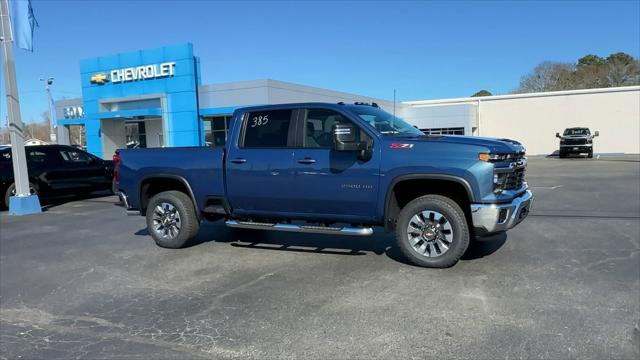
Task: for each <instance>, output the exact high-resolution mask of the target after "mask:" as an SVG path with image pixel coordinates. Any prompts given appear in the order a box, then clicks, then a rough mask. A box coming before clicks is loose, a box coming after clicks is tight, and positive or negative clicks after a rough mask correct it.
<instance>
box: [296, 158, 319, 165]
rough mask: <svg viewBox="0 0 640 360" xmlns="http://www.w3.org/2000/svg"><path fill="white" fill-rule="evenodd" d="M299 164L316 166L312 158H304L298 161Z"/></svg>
mask: <svg viewBox="0 0 640 360" xmlns="http://www.w3.org/2000/svg"><path fill="white" fill-rule="evenodd" d="M298 163H300V164H315V163H316V161H315V160H314V159H312V158H304V159H300V160H298Z"/></svg>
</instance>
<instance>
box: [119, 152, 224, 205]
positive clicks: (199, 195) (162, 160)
mask: <svg viewBox="0 0 640 360" xmlns="http://www.w3.org/2000/svg"><path fill="white" fill-rule="evenodd" d="M118 152H119V154H120V167H119V173H120V182H119V183H118V189H119V190H120V191H122V192H124V193H125V194H127V197H128V199H129V202H130V205H131V207H133V208H138V207H139V199H140V196H139V192H140V187H141V184H142V183H143V182H144V181H145V180H148V179H150V178H151V177H174V178H178V179H183V180H186V183H187V184H188V186H190V187H191V191H192V193H193V194H194V197H195V201H196V207H197V208H198V209H200V210H202V209H203V206H204V204H205V201H206V198H207V197H210V196H212V197H222V196H224V193H225V188H224V168H223V163H224V161H223V160H224V148H221V147H219V148H207V147H174V148H153V149H123V150H119V151H118Z"/></svg>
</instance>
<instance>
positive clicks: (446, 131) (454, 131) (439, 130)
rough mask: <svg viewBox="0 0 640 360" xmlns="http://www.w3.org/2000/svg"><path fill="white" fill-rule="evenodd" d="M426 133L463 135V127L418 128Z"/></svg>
mask: <svg viewBox="0 0 640 360" xmlns="http://www.w3.org/2000/svg"><path fill="white" fill-rule="evenodd" d="M420 131H422V132H423V133H425V134H426V135H464V128H463V127H456V128H432V129H420Z"/></svg>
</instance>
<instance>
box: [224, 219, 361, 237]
mask: <svg viewBox="0 0 640 360" xmlns="http://www.w3.org/2000/svg"><path fill="white" fill-rule="evenodd" d="M225 224H226V225H227V226H228V227H232V228H241V229H256V230H276V231H288V232H299V233H313V234H335V235H350V236H369V235H371V234H373V229H372V228H370V227H349V226H345V227H330V226H311V225H293V224H281V223H275V224H272V223H259V222H250V221H239V220H227V221H225Z"/></svg>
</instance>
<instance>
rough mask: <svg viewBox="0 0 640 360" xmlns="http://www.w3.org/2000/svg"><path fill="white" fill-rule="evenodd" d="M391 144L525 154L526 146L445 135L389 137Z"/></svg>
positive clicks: (492, 139)
mask: <svg viewBox="0 0 640 360" xmlns="http://www.w3.org/2000/svg"><path fill="white" fill-rule="evenodd" d="M388 139H389V140H390V142H391V143H407V144H412V143H429V142H437V143H448V144H458V145H472V146H483V147H486V148H488V149H489V151H490V152H492V153H523V152H525V148H524V146H522V144H521V143H519V142H517V141H515V140H511V139H496V138H488V137H480V136H459V135H448V136H447V135H443V136H419V137H401V136H398V137H395V136H394V137H389V138H388Z"/></svg>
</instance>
